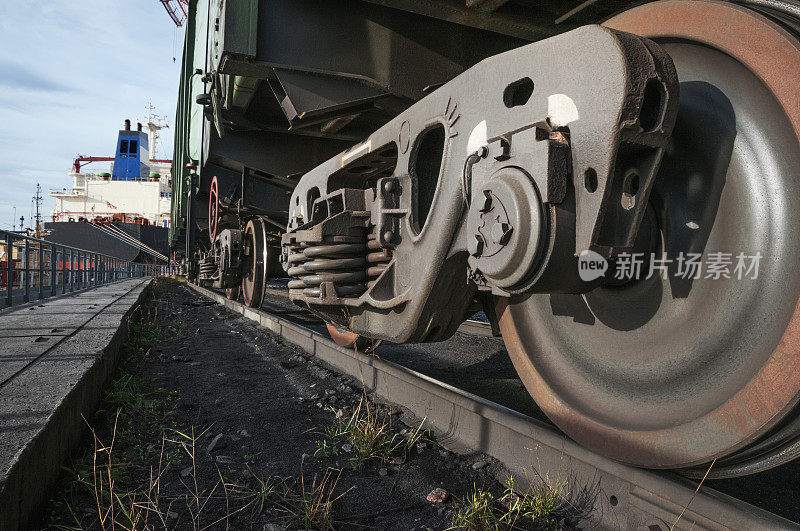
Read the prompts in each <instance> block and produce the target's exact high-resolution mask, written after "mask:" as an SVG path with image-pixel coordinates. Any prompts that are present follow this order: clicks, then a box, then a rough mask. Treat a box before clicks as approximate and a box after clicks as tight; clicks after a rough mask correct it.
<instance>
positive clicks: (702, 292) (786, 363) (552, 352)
mask: <svg viewBox="0 0 800 531" xmlns="http://www.w3.org/2000/svg"><path fill="white" fill-rule="evenodd" d="M606 25H608V26H609V27H612V28H616V29H619V30H623V31H627V32H631V33H635V34H639V35H642V36H646V37H650V38H652V39H653V40H655V41H656V42H658V43H659V44H661V45H662V46H663V47H664V49H665V50H666V51H667V52H668V53H669V54H670V55H671V57H672V58H673V60H674V62H675V66H676V68H677V72H678V77H679V79H680V82H681V86H680V101H681V103H680V112H679V115H678V120H677V123H676V126H675V131H674V134H673V142H672V145H671V146H670V147H669V148H668V149H667V152H666V154H665V156H664V161H663V163H662V166H661V170H660V172H659V175H658V178H657V180H656V183H655V185H654V188H653V192H652V195H651V198H650V207H651V217H652V219H653V220H655V223H656V224H657V229H658V233H659V234H660V236H659V237H656V238H654V240H656V241H655V242H654V245H655V247H656V249H659V250H660V251H663V252H665V253H666V256H667V257H668V258H672V259H675V258H676V257H678V256H679V255H680V253H685V254H686V253H703V255H704V259H708V257H709V254H710V253H716V252H722V253H731V254H732V261H733V264H731V266H730V271H731V272H733V271H734V265H735V264H736V260H737V259H736V256H737V254H738V253H740V252H741V253H745V254H746V255H748V256H755V255H757V253H760V256H761V259H760V263H759V270H758V276H757V278H744V279H742V280H738V279H736V277H735V275H732V277H733V278H731V279H725V278H721V279H718V280H715V279H713V278H705V275H706V271H705V270H704V272H703V278H701V279H698V280H689V279H685V280H684V279H681V278H676V277H675V272H676V267H677V266H676V265H675V264H674V263H673V264H672V265H671V266H670V268H671V270H670V273H669V277H668V279H663V278H661V277H660V276H659V275H653V277H651V278H650V279H645V280H638V281H633V282H630V283H628V284H626V285H623V286H606V287H601V288H598V289H595V290H594V291H592V292H591V293H588V294H586V295H561V294H552V295H538V294H535V295H530V296H527V297H523V298H519V299H511V300H509V299H499V302H498V304H497V311H498V315H499V316H500V328H501V330H502V333H503V338H504V340H505V342H506V345H507V348H508V351H509V354H510V356H511V359H512V361H513V363H514V365H515V367H516V369H517V371H518V372H519V374H520V377H521V378H522V380H523V382H524V383H525V386H526V387H527V389H528V391H529V392H530V394H531V395H532V396H533V398H534V399H535V400H536V402H537V404H538V405H539V406H540V407H541V408H542V410H543V411H544V412H545V413H546V414H547V415H548V417H549V418H550V419H551V420H552V421H553V422H554V423H555V424H556V425H557V426H558V427H559V428H561V429H562V430H563V431H564V432H565V433H567V434H568V435H569V436H570V437H572V438H573V439H575V440H576V441H578V442H579V443H581V444H582V445H584V446H586V447H588V448H589V449H591V450H593V451H596V452H598V453H600V454H603V455H606V456H608V457H611V458H613V459H616V460H619V461H622V462H625V463H629V464H633V465H637V466H643V467H652V468H682V469H684V473H686V474H687V475H697V474H698V471H700V472H699V473H700V474H702V472H705V469H706V468H707V466H708V465H707V463H709V462H711V460H713V459H714V458H719V460H718V461H717V463H716V464H715V466H714V467H713V469H712V472H711V476H712V477H730V476H736V475H743V474H748V473H753V472H757V471H760V470H764V469H767V468H770V467H773V466H776V465H778V464H781V463H783V462H786V461H788V460H790V459H792V458H794V457H796V456H798V454H800V415H798V411H797V409H798V401H799V400H800V305H799V304H800V268H799V267H798V264H799V263H800V238H798V237H797V232H798V230H800V208H798V207H797V205H798V204H800V83H798V80H800V43H799V42H798V40H797V39H796V38H795V36H793V35H792V34H791V33H789V32H788V31H787V30H786V29H785V27H788V26H783V25H779V24H778V23H776V22H775V21H773V20H771V19H769V18H767V17H766V16H764V15H762V14H760V13H757V12H756V11H754V10H751V9H748V8H746V7H742V6H739V5H735V4H732V3H728V2H725V3H719V2H706V1H683V0H664V1H661V2H655V3H650V4H645V5H642V6H639V7H636V8H633V9H631V10H629V11H627V12H624V13H622V14H620V15H617V16H616V17H614V18H612V19H611V20H609V21H607V23H606ZM749 263H752V260H751V261H750V262H749ZM751 276H752V275H751Z"/></svg>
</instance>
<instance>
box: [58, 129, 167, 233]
mask: <svg viewBox="0 0 800 531" xmlns="http://www.w3.org/2000/svg"><path fill="white" fill-rule="evenodd" d="M160 127H163V126H159V125H157V124H153V123H152V121H149V122H148V129H149V130H150V132H151V135H152V134H153V131H154V129H155V131H157V128H160ZM154 147H155V146H151V145H150V138H149V136H148V134H147V133H146V132H145V131H143V130H142V124H137V128H136V130H132V129H131V122H130V120H125V126H124V128H123V129H122V130H120V131H119V134H118V136H117V144H116V152H115V155H114V157H77V158H76V159H75V161H74V163H73V167H72V172H70V174H69V176H70V177H71V178H72V188H71V189H69V190H67V189H66V188H65V189H63V190H56V191H51V192H50V196H51V197H53V198H54V199H55V200H56V206H55V209H54V210H53V212H52V219H53V221H54V222H79V221H100V222H105V221H116V222H123V223H135V224H141V225H157V226H160V227H169V217H170V199H171V186H172V182H171V173H170V166H171V161H169V160H161V159H156V158H154V157H155V149H154ZM151 157H153V158H151ZM90 162H113V164H112V166H111V169H110V171H109V172H89V171H84V170H83V166H85V165H86V164H88V163H90Z"/></svg>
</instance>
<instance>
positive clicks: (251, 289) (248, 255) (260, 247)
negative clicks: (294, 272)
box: [242, 219, 270, 308]
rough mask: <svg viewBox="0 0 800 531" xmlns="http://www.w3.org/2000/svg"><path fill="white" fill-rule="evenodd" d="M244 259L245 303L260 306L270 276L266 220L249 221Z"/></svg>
mask: <svg viewBox="0 0 800 531" xmlns="http://www.w3.org/2000/svg"><path fill="white" fill-rule="evenodd" d="M242 240H243V241H242V259H243V268H244V271H245V275H244V277H243V278H242V295H243V296H244V303H245V304H246V305H247V306H249V307H250V308H260V307H261V302H262V301H263V300H264V289H265V288H266V281H267V278H268V277H269V264H270V257H269V255H268V253H269V252H270V248H269V247H268V246H267V231H266V229H265V227H264V222H263V221H261V220H260V219H252V220H250V221H248V222H247V225H246V226H245V229H244V237H243V238H242Z"/></svg>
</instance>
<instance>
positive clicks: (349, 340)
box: [325, 323, 381, 352]
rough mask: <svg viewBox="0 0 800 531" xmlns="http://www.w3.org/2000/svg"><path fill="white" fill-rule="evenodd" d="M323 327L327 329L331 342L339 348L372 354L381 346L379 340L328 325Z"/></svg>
mask: <svg viewBox="0 0 800 531" xmlns="http://www.w3.org/2000/svg"><path fill="white" fill-rule="evenodd" d="M325 326H327V327H328V333H329V334H330V335H331V339H333V342H334V343H336V344H337V345H339V346H340V347H344V348H351V349H353V350H357V351H359V352H373V351H374V350H375V349H376V348H378V345H380V344H381V341H380V339H371V338H369V337H364V336H360V335H358V334H356V333H355V332H350V331H348V330H342V329H341V328H338V327H336V326H334V325H332V324H330V323H325Z"/></svg>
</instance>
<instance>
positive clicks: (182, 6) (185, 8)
mask: <svg viewBox="0 0 800 531" xmlns="http://www.w3.org/2000/svg"><path fill="white" fill-rule="evenodd" d="M161 5H163V6H164V9H166V10H167V14H168V15H169V18H171V19H172V21H173V22H174V23H175V25H176V26H178V27H179V28H180V27H181V26H183V21H184V20H186V17H187V16H188V14H189V1H188V0H161Z"/></svg>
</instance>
